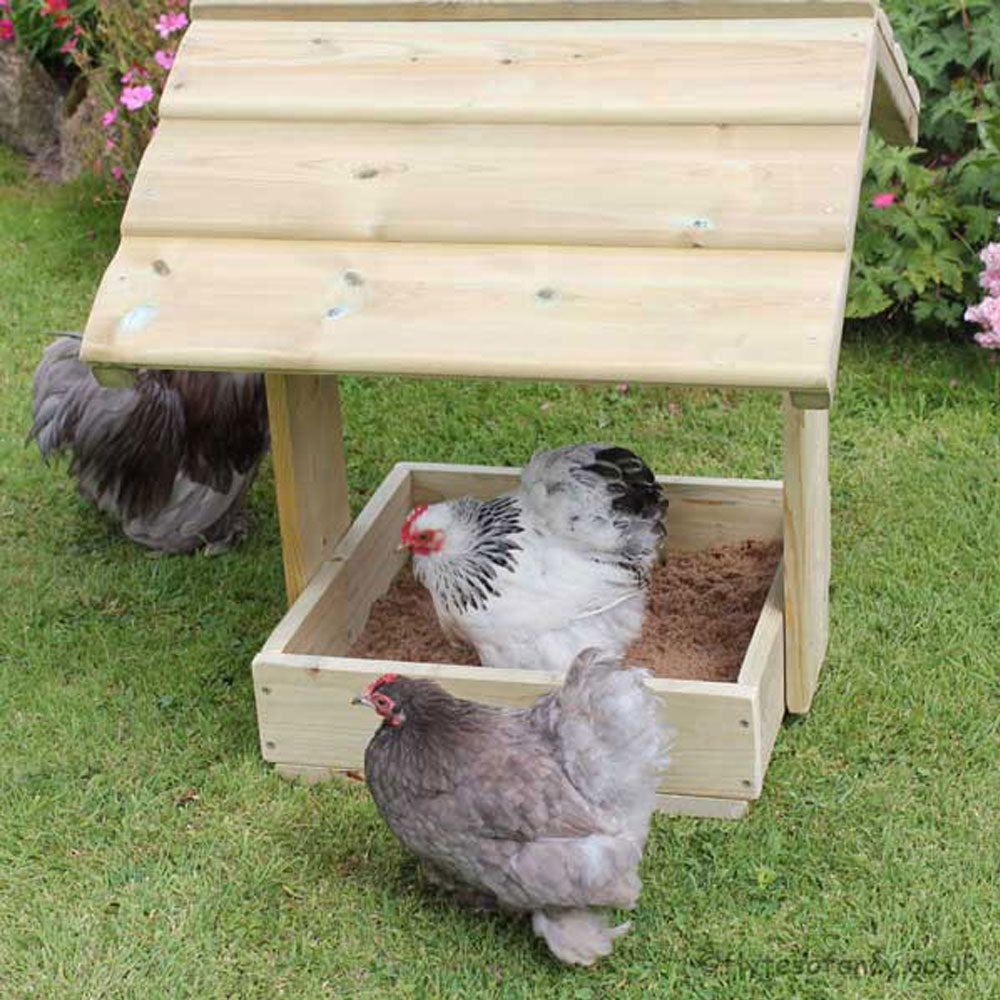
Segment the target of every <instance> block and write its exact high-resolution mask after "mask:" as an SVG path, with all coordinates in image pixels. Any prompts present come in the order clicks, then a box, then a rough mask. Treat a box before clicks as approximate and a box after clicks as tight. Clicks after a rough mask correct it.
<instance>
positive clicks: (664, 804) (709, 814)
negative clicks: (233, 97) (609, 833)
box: [274, 764, 750, 819]
mask: <svg viewBox="0 0 1000 1000" xmlns="http://www.w3.org/2000/svg"><path fill="white" fill-rule="evenodd" d="M274 769H275V771H277V773H278V774H280V775H281V777H283V778H285V779H287V780H288V781H302V782H305V784H307V785H316V784H319V783H321V782H324V781H329V780H330V779H331V778H335V777H341V778H348V779H349V780H352V781H362V780H363V775H362V774H361V773H360V772H359V771H355V770H346V771H345V770H339V769H337V768H334V767H310V766H309V765H308V764H275V765H274ZM749 809H750V803H749V802H748V801H747V800H746V799H720V798H713V797H712V796H710V795H657V796H656V811H657V812H661V813H664V814H665V815H667V816H699V817H701V818H703V819H742V818H743V817H744V816H745V815H746V814H747V812H748V810H749Z"/></svg>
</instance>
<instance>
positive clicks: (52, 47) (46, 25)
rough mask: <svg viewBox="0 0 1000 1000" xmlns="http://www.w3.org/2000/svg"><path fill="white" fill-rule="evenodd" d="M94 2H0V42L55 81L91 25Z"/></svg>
mask: <svg viewBox="0 0 1000 1000" xmlns="http://www.w3.org/2000/svg"><path fill="white" fill-rule="evenodd" d="M96 4H97V0H72V2H71V0H0V39H11V40H15V41H16V42H17V45H18V48H20V49H21V51H22V52H25V53H26V54H27V55H29V56H31V58H33V59H37V60H38V61H39V62H40V63H41V64H42V65H43V66H45V68H46V69H48V70H49V72H51V73H53V75H55V76H57V77H59V76H63V75H65V74H64V72H63V71H65V70H66V69H67V68H71V67H72V66H73V64H74V59H75V55H76V53H77V50H78V49H79V48H80V44H81V35H82V34H83V33H84V31H85V30H86V29H89V28H92V27H93V23H94V8H95V6H96Z"/></svg>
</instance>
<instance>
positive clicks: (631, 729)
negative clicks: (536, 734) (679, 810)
mask: <svg viewBox="0 0 1000 1000" xmlns="http://www.w3.org/2000/svg"><path fill="white" fill-rule="evenodd" d="M647 676H648V674H647V672H646V671H645V670H640V669H637V668H631V669H620V668H619V665H618V663H617V662H616V661H615V659H614V658H612V657H609V656H607V655H605V654H603V653H602V652H600V651H598V650H594V649H589V650H585V651H584V652H582V653H581V654H580V655H579V656H578V657H577V658H576V660H575V661H574V662H573V665H572V667H571V668H570V670H569V673H568V674H567V675H566V680H565V682H564V684H563V686H562V687H561V688H560V689H559V690H558V691H556V692H555V693H554V695H553V696H551V698H550V699H547V700H546V701H545V702H543V703H541V704H540V705H539V710H540V711H541V712H542V713H544V719H543V724H544V725H545V726H546V728H548V729H550V730H552V731H554V735H555V736H556V738H557V743H558V745H559V747H560V754H561V759H562V764H563V767H564V769H565V770H566V773H567V775H568V776H569V778H570V780H571V781H572V782H573V784H574V785H575V786H576V787H577V788H578V789H580V791H581V792H582V793H583V794H584V795H585V796H586V797H587V799H588V800H589V801H591V802H593V803H594V804H596V805H598V806H600V807H603V808H607V809H611V810H613V811H615V812H616V813H618V815H620V816H622V817H623V818H624V819H625V821H626V823H627V826H628V829H629V830H630V832H632V833H633V835H634V836H636V837H637V839H638V841H639V843H640V844H641V843H642V842H644V840H645V836H646V832H647V829H648V825H649V817H650V815H651V814H652V811H653V808H654V806H655V798H656V785H657V779H658V777H659V775H660V773H661V772H662V771H663V770H664V769H665V768H666V767H667V765H668V764H669V749H670V744H671V741H672V736H673V734H672V732H671V731H670V730H669V728H668V727H667V726H665V725H664V723H663V721H662V720H661V718H660V705H659V700H658V699H657V697H656V696H655V695H654V694H653V693H652V692H651V691H650V690H649V689H648V688H647V687H646V685H645V678H646V677H647Z"/></svg>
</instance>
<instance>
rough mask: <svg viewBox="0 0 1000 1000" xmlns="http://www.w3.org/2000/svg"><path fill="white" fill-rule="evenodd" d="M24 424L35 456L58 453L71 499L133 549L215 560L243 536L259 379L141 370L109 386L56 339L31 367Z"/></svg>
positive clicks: (259, 451) (71, 344)
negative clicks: (66, 459)
mask: <svg viewBox="0 0 1000 1000" xmlns="http://www.w3.org/2000/svg"><path fill="white" fill-rule="evenodd" d="M33 417H34V422H33V424H32V427H31V431H30V432H29V435H28V437H29V440H30V439H31V438H34V439H35V440H36V441H37V442H38V447H39V449H40V450H41V453H42V456H43V458H45V459H48V458H49V457H50V456H51V455H58V454H61V453H68V454H69V456H70V472H71V474H72V475H74V476H75V477H76V480H77V485H78V486H79V489H80V492H81V493H82V494H83V495H84V496H85V497H86V498H87V499H88V500H91V501H93V502H94V503H95V504H96V505H97V506H98V507H99V508H100V509H101V510H102V511H104V512H105V513H108V514H111V515H112V516H113V517H116V518H117V519H118V520H120V521H121V525H122V530H123V531H124V532H125V534H126V536H128V537H129V538H130V539H131V540H132V541H134V542H138V543H139V544H140V545H145V546H147V547H148V548H151V549H154V550H156V551H160V552H173V553H180V552H191V551H193V550H195V549H198V548H201V547H203V546H204V547H205V548H206V550H207V551H209V552H217V551H221V550H223V549H225V548H226V547H228V546H229V545H231V544H232V543H233V542H235V541H237V540H238V539H239V538H240V537H242V535H243V534H245V532H246V515H245V513H244V511H243V500H244V497H245V496H246V492H247V490H248V489H249V487H250V484H251V483H252V482H253V480H254V476H255V475H256V474H257V468H258V466H259V465H260V461H261V458H262V457H263V456H264V454H265V453H266V451H267V447H268V442H269V435H268V423H267V401H266V397H265V394H264V379H263V377H262V376H261V375H258V374H250V373H243V372H185V371H159V370H155V369H141V370H140V371H139V372H138V373H137V374H136V380H135V385H134V386H133V387H128V388H114V389H109V388H105V387H104V386H101V385H99V384H98V382H97V380H96V379H95V378H94V375H93V373H92V372H91V370H90V368H89V367H88V366H87V365H86V364H84V362H82V361H81V360H80V337H79V335H78V334H66V335H63V336H61V337H59V338H58V339H57V340H54V341H53V342H52V343H51V344H49V346H48V347H47V348H46V349H45V353H44V354H43V355H42V359H41V361H40V362H39V364H38V368H37V369H36V370H35V379H34V406H33Z"/></svg>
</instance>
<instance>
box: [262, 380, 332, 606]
mask: <svg viewBox="0 0 1000 1000" xmlns="http://www.w3.org/2000/svg"><path fill="white" fill-rule="evenodd" d="M267 409H268V416H269V418H270V423H271V453H272V456H273V461H274V479H275V484H276V486H277V494H278V520H279V521H280V523H281V550H282V555H283V557H284V561H285V588H286V590H287V591H288V603H289V604H292V603H294V601H295V599H296V598H297V597H298V596H299V594H301V593H302V591H303V590H304V589H305V586H306V584H307V583H308V582H309V581H310V580H311V579H312V576H313V574H314V573H315V572H316V570H317V569H318V568H319V565H320V563H321V562H322V561H323V560H324V559H326V558H328V557H329V555H330V553H331V552H332V550H333V548H334V546H335V545H336V544H337V542H338V541H340V538H341V536H342V535H343V534H344V532H345V531H346V530H347V528H348V526H349V524H350V520H351V512H350V508H349V506H348V502H347V470H346V465H345V461H344V441H343V436H342V433H341V423H340V393H339V391H338V389H337V378H336V376H334V375H273V374H269V375H268V376H267Z"/></svg>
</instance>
